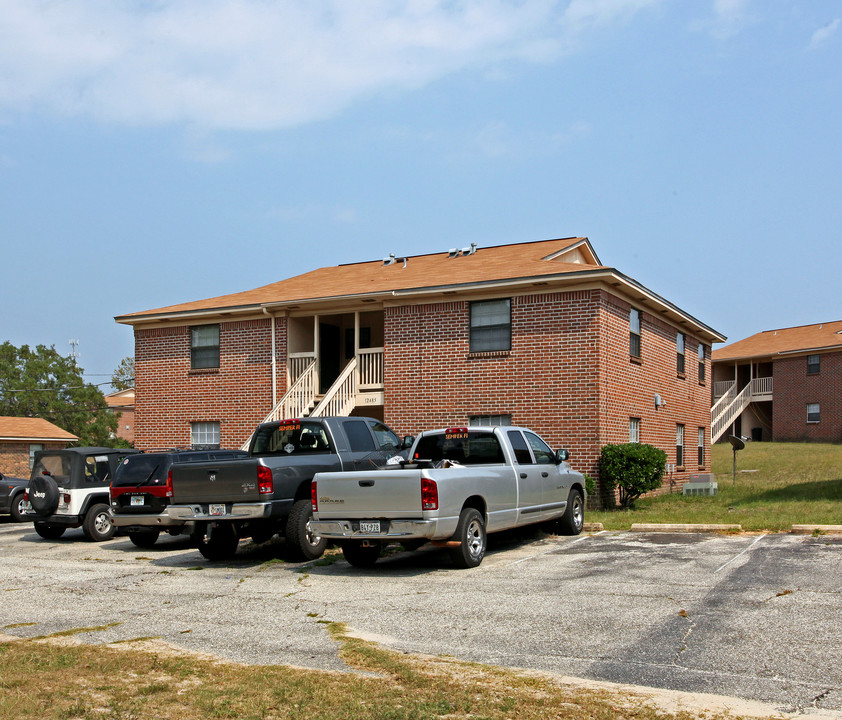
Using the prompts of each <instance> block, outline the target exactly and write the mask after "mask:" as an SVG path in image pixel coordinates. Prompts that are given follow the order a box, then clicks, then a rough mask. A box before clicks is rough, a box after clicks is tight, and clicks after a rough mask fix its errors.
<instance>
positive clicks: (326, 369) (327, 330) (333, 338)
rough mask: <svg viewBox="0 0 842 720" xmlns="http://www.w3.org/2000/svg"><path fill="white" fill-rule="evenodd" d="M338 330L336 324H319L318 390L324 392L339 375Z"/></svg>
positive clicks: (339, 345)
mask: <svg viewBox="0 0 842 720" xmlns="http://www.w3.org/2000/svg"><path fill="white" fill-rule="evenodd" d="M340 352H341V340H340V331H339V327H338V326H337V325H331V324H330V323H320V324H319V392H320V393H326V392H327V391H328V390H329V389H330V386H331V385H333V383H334V381H335V380H336V378H338V377H339V373H340V372H341V366H340V362H339V358H340Z"/></svg>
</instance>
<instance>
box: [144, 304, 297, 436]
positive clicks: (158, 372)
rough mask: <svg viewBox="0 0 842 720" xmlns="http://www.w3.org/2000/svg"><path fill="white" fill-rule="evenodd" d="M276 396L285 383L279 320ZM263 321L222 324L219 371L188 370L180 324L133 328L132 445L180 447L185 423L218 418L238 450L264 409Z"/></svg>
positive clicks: (266, 351) (267, 349) (266, 359)
mask: <svg viewBox="0 0 842 720" xmlns="http://www.w3.org/2000/svg"><path fill="white" fill-rule="evenodd" d="M276 335H277V340H276V342H277V348H278V358H277V363H278V393H279V397H280V395H282V394H283V392H284V391H285V389H286V388H285V384H286V371H285V368H286V321H285V320H284V319H282V318H279V319H278V320H277V321H276ZM271 337H272V330H271V320H270V319H269V318H266V319H260V320H249V321H238V322H223V323H220V327H219V352H220V358H219V369H218V370H216V369H205V370H191V369H190V328H189V327H188V326H181V327H168V328H160V329H150V330H145V329H137V330H136V331H135V427H134V432H135V447H137V448H141V449H143V448H152V447H173V446H176V447H187V446H189V445H190V423H191V422H219V423H220V445H221V446H222V447H224V448H232V447H239V446H240V445H241V444H242V443H243V442H245V441H246V440H247V439H248V437H249V435H250V434H251V432H252V431H253V430H254V428H255V426H256V425H257V423H259V422H260V421H261V420H262V419H263V418H264V417H265V416H266V415H267V413H268V412H269V411H270V410H271V409H272V369H271V348H272V342H271Z"/></svg>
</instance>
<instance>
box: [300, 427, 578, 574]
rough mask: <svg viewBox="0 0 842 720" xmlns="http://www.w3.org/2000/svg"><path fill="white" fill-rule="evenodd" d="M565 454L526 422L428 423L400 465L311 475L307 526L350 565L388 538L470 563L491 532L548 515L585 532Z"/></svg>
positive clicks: (563, 527)
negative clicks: (334, 543) (338, 546)
mask: <svg viewBox="0 0 842 720" xmlns="http://www.w3.org/2000/svg"><path fill="white" fill-rule="evenodd" d="M568 459H569V454H568V453H567V451H566V450H559V451H557V452H553V451H552V450H551V449H550V447H549V445H547V443H545V442H544V441H543V440H542V439H541V438H540V437H539V436H538V435H537V434H536V433H534V432H533V431H531V430H529V429H527V428H521V427H511V426H508V427H494V428H491V427H463V428H446V429H441V430H434V431H430V432H424V433H422V434H421V435H419V436H418V438H417V439H416V441H415V444H414V446H413V448H412V450H411V460H410V461H408V462H405V463H403V464H402V465H401V466H400V467H399V468H397V469H386V470H378V471H372V472H365V473H355V474H350V473H342V472H340V473H336V472H333V473H319V474H318V475H316V477H315V478H314V479H313V483H312V505H313V521H312V522H311V529H312V531H313V532H315V533H317V534H318V535H320V536H321V537H322V538H327V539H332V540H339V541H340V542H341V543H342V551H343V554H344V555H345V558H346V560H348V562H349V563H351V564H352V565H359V566H368V565H372V564H373V563H374V562H375V561H376V560H377V558H378V557H379V556H380V552H381V549H382V547H383V546H384V545H385V544H387V543H389V542H401V543H404V544H406V545H413V544H416V545H417V544H420V543H423V542H424V541H433V542H434V543H438V544H443V545H444V546H445V547H447V548H448V549H449V550H450V554H451V556H452V558H453V561H454V562H455V564H456V565H457V566H459V567H463V568H469V567H476V566H477V565H479V564H480V563H481V562H482V559H483V556H484V555H485V550H486V541H487V533H489V532H497V531H499V530H507V529H509V528H514V527H518V526H521V525H528V524H531V523H537V522H545V521H553V522H555V523H556V524H557V526H558V528H559V529H560V531H561V532H562V533H564V534H571V535H575V534H578V533H579V532H581V530H582V524H583V521H584V507H585V482H584V479H583V476H582V475H581V474H580V473H578V472H576V471H574V470H573V469H572V468H571V467H570V465H569V464H568V462H567V461H568Z"/></svg>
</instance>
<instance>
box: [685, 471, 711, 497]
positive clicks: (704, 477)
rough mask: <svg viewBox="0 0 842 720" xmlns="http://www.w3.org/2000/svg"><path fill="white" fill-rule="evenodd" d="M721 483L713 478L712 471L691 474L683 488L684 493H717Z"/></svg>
mask: <svg viewBox="0 0 842 720" xmlns="http://www.w3.org/2000/svg"><path fill="white" fill-rule="evenodd" d="M718 489H719V485H718V484H717V482H716V481H715V480H714V479H713V474H712V473H706V474H701V475H691V476H690V480H689V481H688V482H686V483H684V489H683V490H682V492H683V494H684V495H716V491H717V490H718Z"/></svg>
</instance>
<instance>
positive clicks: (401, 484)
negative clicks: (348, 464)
mask: <svg viewBox="0 0 842 720" xmlns="http://www.w3.org/2000/svg"><path fill="white" fill-rule="evenodd" d="M421 475H422V472H421V471H420V470H379V471H375V472H365V471H362V472H350V473H348V472H338V473H337V472H332V473H318V474H317V475H316V477H315V478H313V481H314V482H315V483H316V498H317V500H318V508H319V509H318V518H319V520H354V519H360V518H378V517H385V518H392V519H397V518H413V517H416V518H417V517H421Z"/></svg>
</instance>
